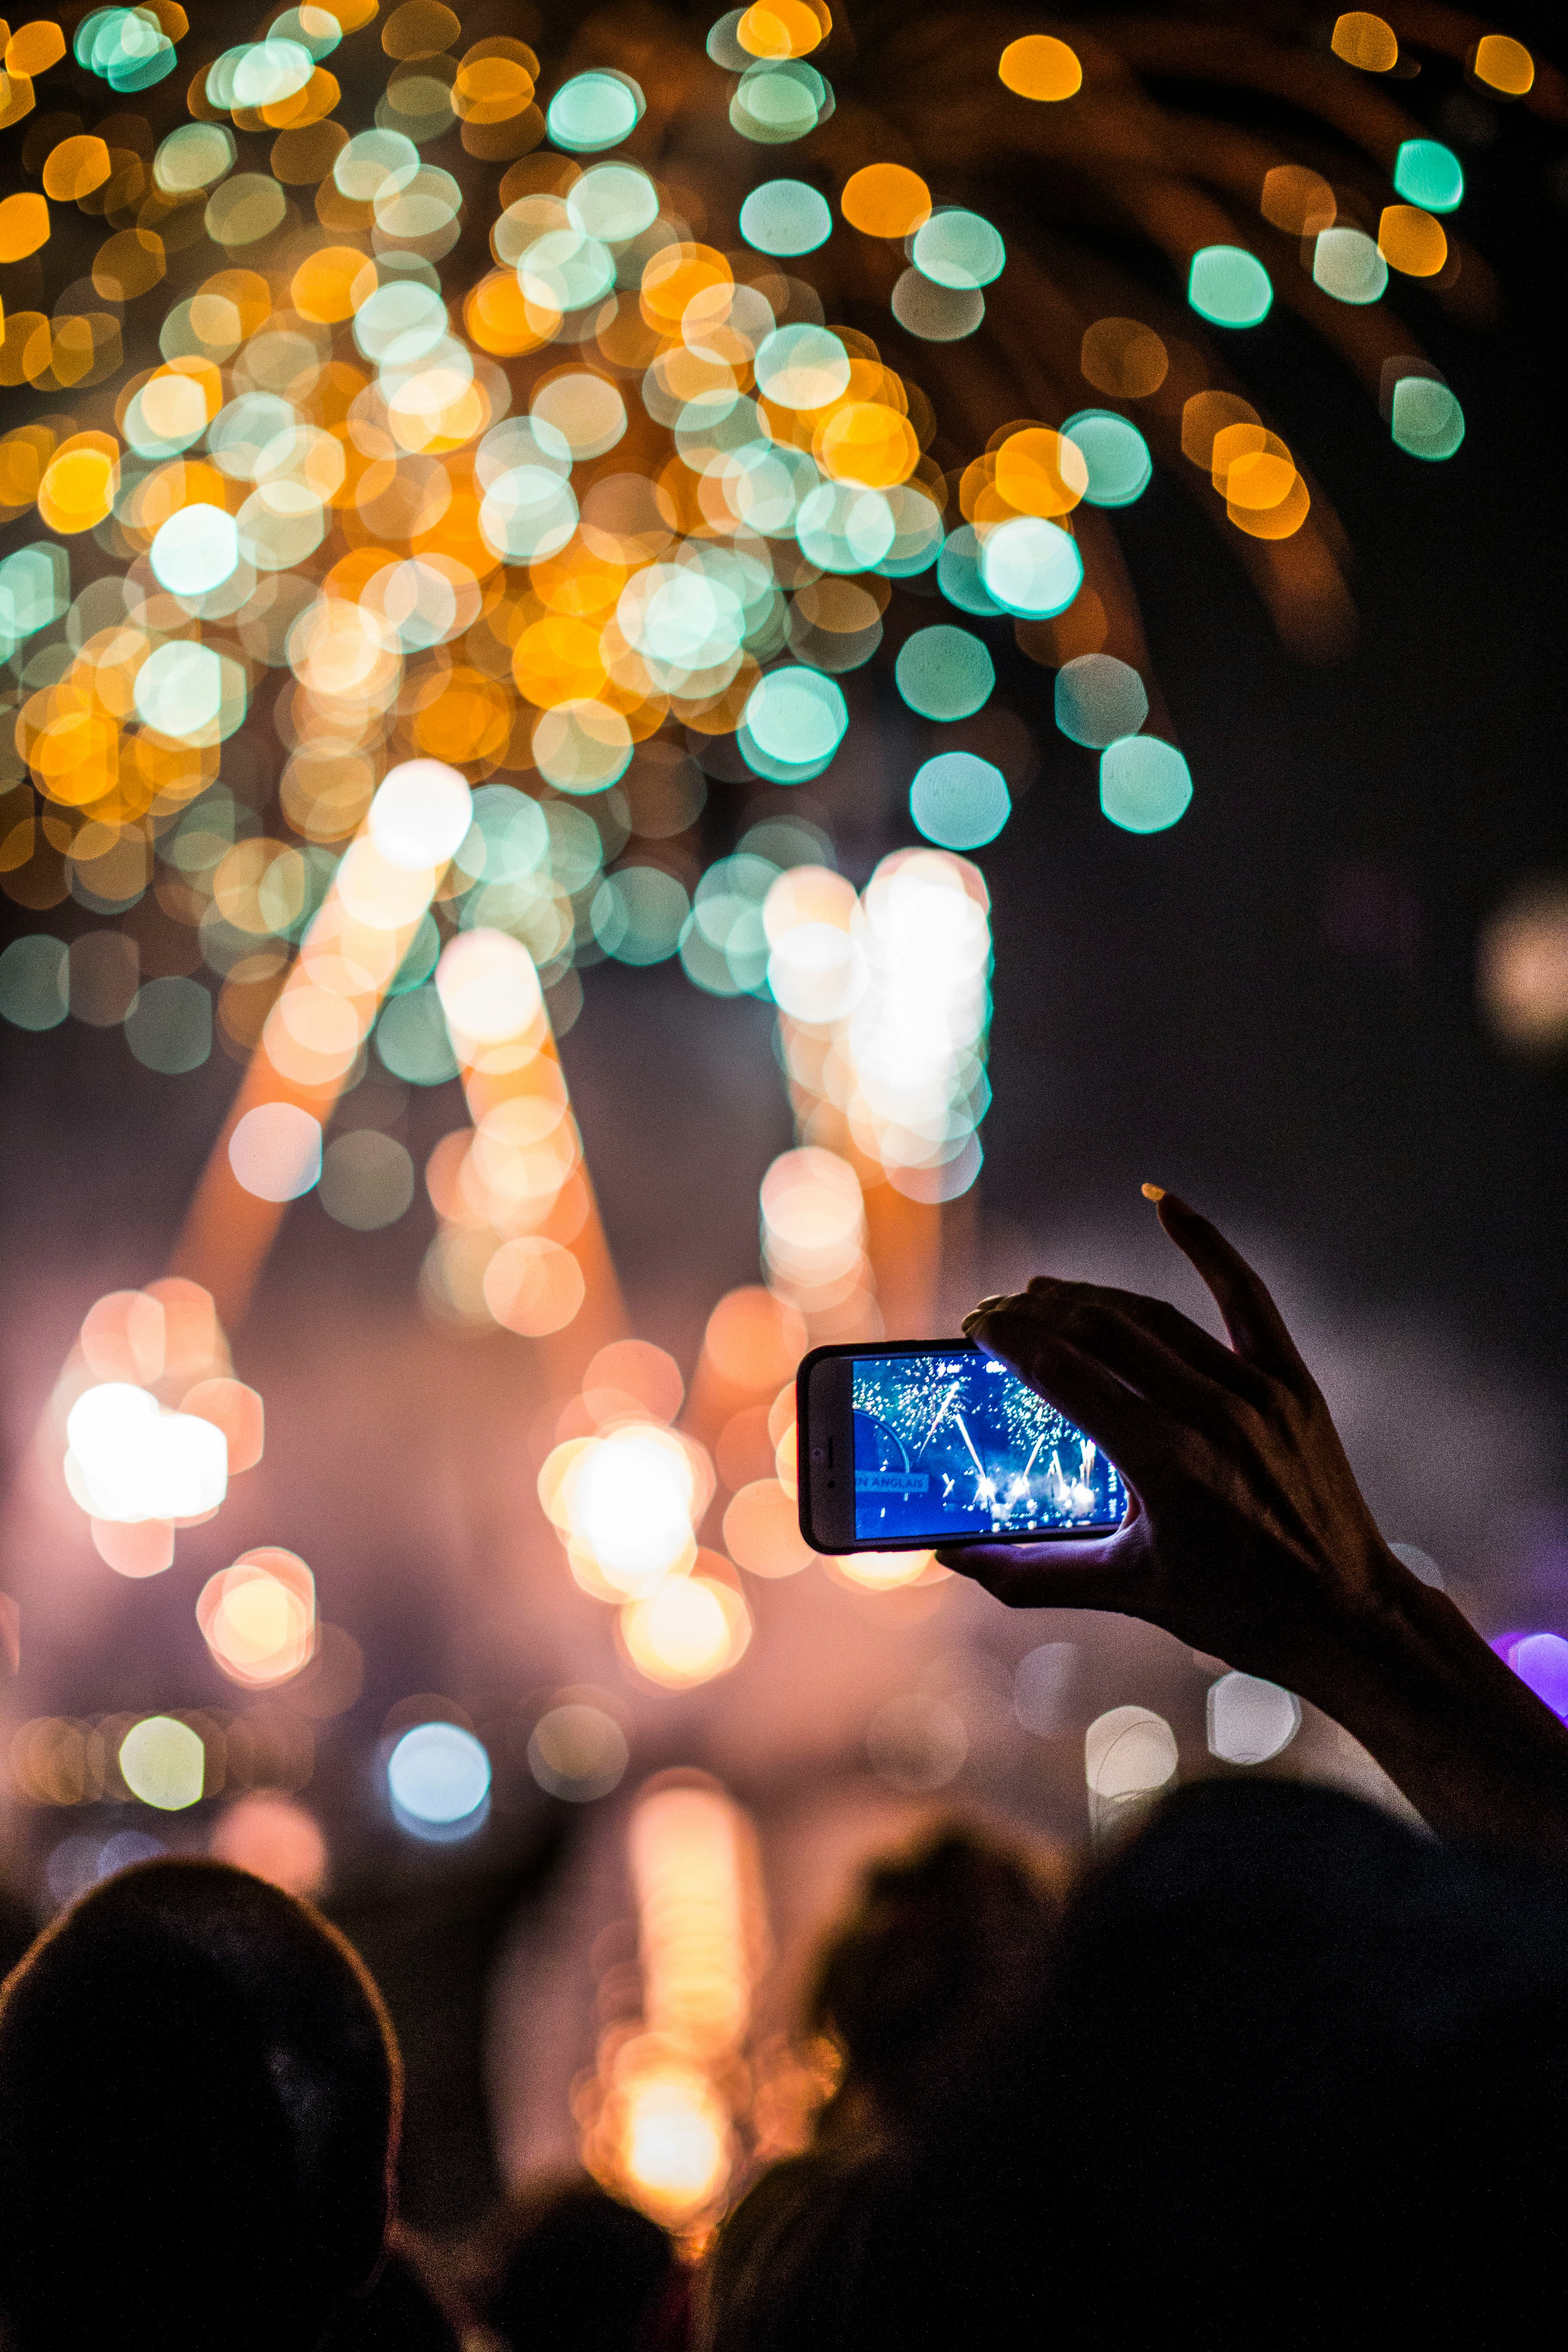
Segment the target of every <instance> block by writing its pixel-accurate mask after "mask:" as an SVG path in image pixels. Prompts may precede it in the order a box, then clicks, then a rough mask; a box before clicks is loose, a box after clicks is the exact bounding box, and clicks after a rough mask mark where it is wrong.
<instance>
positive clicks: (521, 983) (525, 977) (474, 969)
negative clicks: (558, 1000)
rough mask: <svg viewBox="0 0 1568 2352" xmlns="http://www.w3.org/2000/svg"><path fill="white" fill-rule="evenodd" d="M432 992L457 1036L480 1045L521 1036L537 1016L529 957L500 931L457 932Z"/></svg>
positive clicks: (539, 1000)
mask: <svg viewBox="0 0 1568 2352" xmlns="http://www.w3.org/2000/svg"><path fill="white" fill-rule="evenodd" d="M436 989H437V994H438V995H439V997H440V1000H441V1006H442V1010H443V1011H444V1012H445V1013H446V1015H447V1020H448V1021H449V1022H450V1023H451V1024H452V1028H453V1030H454V1032H455V1033H456V1034H457V1035H458V1037H460V1038H466V1039H468V1040H471V1041H473V1042H474V1043H477V1044H479V1045H502V1044H504V1043H505V1042H506V1040H507V1039H509V1038H511V1037H521V1036H525V1035H526V1034H528V1032H529V1030H530V1029H531V1028H532V1027H533V1025H534V1024H536V1023H537V1022H538V1021H539V1020H540V1018H541V1015H542V1011H543V1004H544V997H543V992H542V989H541V988H540V985H539V974H538V971H536V970H535V968H534V962H533V958H532V957H531V955H530V954H529V952H528V950H527V949H526V948H525V947H524V946H523V944H522V942H521V940H514V939H512V938H510V936H509V934H508V933H506V932H505V931H492V930H488V929H479V930H472V931H462V932H460V933H459V934H458V937H457V938H456V939H455V940H449V941H448V943H447V946H446V947H445V948H444V949H443V950H442V953H441V961H440V962H439V963H438V964H437V967H436Z"/></svg>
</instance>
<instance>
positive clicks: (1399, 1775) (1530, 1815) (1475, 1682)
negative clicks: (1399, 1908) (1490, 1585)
mask: <svg viewBox="0 0 1568 2352" xmlns="http://www.w3.org/2000/svg"><path fill="white" fill-rule="evenodd" d="M1309 1683H1310V1685H1313V1686H1312V1687H1309V1686H1308V1685H1309ZM1301 1687H1302V1696H1305V1697H1308V1698H1310V1699H1311V1700H1312V1702H1313V1704H1314V1705H1315V1706H1320V1707H1321V1709H1322V1710H1323V1712H1324V1713H1325V1714H1327V1715H1330V1716H1331V1717H1333V1719H1334V1720H1335V1722H1337V1723H1340V1724H1342V1725H1343V1727H1344V1728H1345V1729H1346V1730H1347V1731H1348V1732H1350V1733H1351V1734H1352V1737H1353V1738H1356V1739H1359V1740H1360V1742H1361V1744H1362V1746H1363V1748H1366V1749H1367V1751H1368V1753H1369V1754H1370V1755H1372V1756H1373V1758H1375V1759H1376V1761H1377V1762H1378V1763H1379V1764H1381V1765H1382V1767H1383V1769H1384V1771H1385V1772H1386V1773H1387V1774H1388V1776H1389V1778H1390V1780H1393V1781H1394V1784H1395V1786H1396V1787H1397V1788H1398V1789H1400V1790H1402V1791H1403V1792H1404V1794H1405V1796H1406V1797H1408V1798H1409V1800H1410V1802H1411V1803H1412V1804H1413V1805H1414V1806H1415V1809H1416V1811H1417V1812H1419V1813H1420V1814H1421V1816H1422V1817H1423V1819H1424V1820H1425V1821H1426V1823H1427V1825H1428V1827H1429V1828H1431V1829H1432V1830H1434V1831H1435V1832H1436V1833H1437V1835H1438V1836H1440V1837H1446V1838H1455V1839H1461V1840H1472V1841H1476V1842H1480V1843H1489V1844H1494V1845H1507V1846H1511V1847H1513V1848H1515V1849H1516V1850H1522V1851H1525V1852H1529V1853H1534V1854H1537V1855H1539V1856H1540V1857H1542V1859H1544V1860H1548V1861H1552V1862H1557V1861H1563V1862H1568V1727H1564V1726H1563V1723H1562V1722H1561V1721H1560V1720H1559V1719H1558V1717H1556V1716H1555V1715H1553V1714H1552V1710H1551V1709H1550V1707H1547V1706H1543V1705H1542V1702H1541V1700H1540V1699H1538V1698H1537V1697H1536V1696H1535V1694H1534V1692H1533V1691H1531V1690H1530V1689H1528V1688H1527V1687H1526V1685H1524V1684H1523V1683H1521V1681H1520V1679H1519V1677H1518V1676H1517V1675H1515V1674H1513V1673H1512V1672H1511V1671H1510V1668H1509V1667H1508V1666H1506V1665H1505V1664H1503V1662H1502V1660H1501V1659H1500V1657H1498V1656H1497V1655H1496V1654H1495V1653H1494V1652H1493V1651H1492V1650H1490V1649H1489V1647H1488V1646H1487V1644H1486V1643H1485V1642H1483V1641H1482V1639H1481V1637H1480V1635H1479V1633H1477V1632H1476V1631H1475V1629H1474V1627H1473V1626H1472V1625H1470V1624H1469V1623H1468V1621H1467V1620H1466V1619H1465V1618H1464V1617H1463V1616H1462V1615H1461V1614H1460V1612H1459V1611H1458V1609H1456V1608H1455V1606H1454V1604H1453V1603H1452V1601H1448V1600H1447V1599H1446V1598H1445V1597H1444V1595H1443V1594H1442V1593H1440V1592H1436V1591H1431V1590H1430V1589H1429V1588H1427V1587H1426V1586H1425V1585H1423V1584H1420V1583H1417V1582H1416V1580H1415V1579H1414V1578H1411V1579H1410V1580H1408V1584H1407V1585H1405V1584H1403V1583H1402V1584H1401V1586H1400V1587H1399V1588H1398V1589H1397V1590H1396V1592H1395V1594H1394V1597H1393V1598H1392V1600H1391V1601H1390V1602H1389V1604H1388V1605H1387V1606H1386V1607H1384V1608H1383V1609H1381V1610H1380V1611H1379V1612H1378V1615H1377V1617H1376V1619H1375V1621H1374V1622H1370V1623H1368V1622H1363V1623H1361V1624H1359V1625H1358V1626H1357V1627H1356V1628H1355V1630H1354V1637H1353V1639H1352V1640H1348V1641H1347V1642H1346V1643H1343V1644H1336V1645H1335V1647H1334V1651H1333V1653H1332V1654H1330V1655H1327V1656H1325V1657H1324V1658H1323V1659H1321V1660H1320V1661H1319V1662H1318V1663H1317V1664H1316V1667H1315V1669H1314V1670H1313V1671H1312V1672H1311V1673H1310V1675H1308V1676H1306V1677H1304V1678H1303V1683H1302V1685H1301Z"/></svg>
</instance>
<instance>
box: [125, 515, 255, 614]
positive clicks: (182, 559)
mask: <svg viewBox="0 0 1568 2352" xmlns="http://www.w3.org/2000/svg"><path fill="white" fill-rule="evenodd" d="M147 560H148V562H150V563H151V565H152V567H153V577H154V579H155V580H156V581H157V583H158V584H159V586H160V587H161V588H167V589H168V591H169V592H170V593H171V595H174V596H205V594H206V593H208V592H209V590H211V589H214V588H221V587H222V585H223V583H224V582H225V581H226V580H227V579H230V578H231V577H232V576H233V574H234V572H235V571H236V569H237V566H238V563H239V534H238V531H237V530H236V528H235V523H234V518H233V517H232V515H228V514H226V513H225V512H224V509H222V507H215V506H205V505H201V504H197V505H195V506H188V507H182V508H181V509H180V510H179V512H178V513H177V514H172V515H171V516H170V517H169V520H168V521H167V522H166V523H164V524H163V526H162V527H161V529H160V530H159V532H158V535H157V537H156V538H155V539H154V540H153V545H152V548H151V550H150V551H149V554H148V559H147Z"/></svg>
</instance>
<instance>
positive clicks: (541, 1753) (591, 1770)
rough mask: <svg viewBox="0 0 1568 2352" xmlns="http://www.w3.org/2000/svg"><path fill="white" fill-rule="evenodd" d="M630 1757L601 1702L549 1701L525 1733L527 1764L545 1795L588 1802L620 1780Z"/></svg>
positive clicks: (623, 1737)
mask: <svg viewBox="0 0 1568 2352" xmlns="http://www.w3.org/2000/svg"><path fill="white" fill-rule="evenodd" d="M630 1759H631V1750H630V1749H629V1748H628V1747H627V1746H626V1733H625V1732H624V1731H623V1730H622V1729H621V1727H620V1725H619V1724H618V1723H617V1722H616V1718H615V1717H614V1716H613V1715H607V1714H606V1713H605V1709H604V1708H603V1707H602V1706H591V1705H589V1704H587V1703H586V1702H584V1701H582V1700H567V1701H566V1702H565V1703H564V1704H563V1705H561V1706H552V1707H548V1708H547V1709H546V1710H545V1712H544V1713H543V1714H542V1716H541V1717H540V1718H539V1720H538V1722H537V1723H536V1724H535V1725H534V1727H533V1729H532V1730H531V1733H530V1734H529V1738H528V1769H529V1770H530V1771H531V1773H532V1775H533V1777H534V1779H535V1780H537V1782H538V1783H539V1786H540V1787H541V1788H542V1790H544V1791H545V1793H546V1794H547V1795H548V1796H552V1797H563V1798H564V1799H565V1801H566V1802H567V1803H568V1804H573V1805H586V1804H592V1803H593V1802H594V1801H595V1799H596V1798H599V1797H607V1796H608V1795H609V1793H610V1790H612V1789H614V1788H616V1787H618V1786H619V1784H620V1781H621V1779H622V1776H623V1775H624V1773H625V1771H626V1766H627V1764H628V1762H629V1761H630Z"/></svg>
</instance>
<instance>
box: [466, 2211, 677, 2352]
mask: <svg viewBox="0 0 1568 2352" xmlns="http://www.w3.org/2000/svg"><path fill="white" fill-rule="evenodd" d="M684 2284H685V2273H684V2270H683V2267H682V2265H681V2263H680V2262H679V2258H678V2256H677V2254H676V2252H675V2248H674V2246H673V2245H672V2243H671V2242H670V2240H669V2239H668V2236H667V2235H666V2233H665V2232H664V2231H662V2230H661V2229H660V2228H659V2226H658V2222H657V2221H649V2220H648V2218H647V2215H646V2214H645V2213H637V2212H634V2211H633V2210H632V2209H631V2207H630V2206H629V2205H622V2204H621V2203H619V2202H618V2200H616V2198H614V2197H611V2196H609V2195H608V2194H607V2193H606V2192H605V2190H604V2189H601V2188H600V2187H599V2185H598V2183H597V2182H596V2181H594V2180H590V2179H587V2178H586V2176H585V2175H584V2174H582V2173H564V2174H554V2173H551V2174H544V2175H542V2176H541V2177H540V2178H539V2179H535V2180H531V2181H525V2182H524V2183H523V2184H522V2186H521V2188H519V2189H514V2190H513V2191H512V2193H511V2195H510V2197H509V2198H508V2199H507V2200H506V2202H505V2203H504V2204H503V2205H502V2206H500V2208H499V2210H497V2211H496V2213H495V2214H494V2215H493V2216H492V2217H491V2219H490V2221H489V2223H488V2224H487V2225H486V2228H485V2230H484V2231H483V2232H482V2233H481V2236H480V2239H479V2245H478V2247H477V2249H476V2253H475V2259H474V2263H473V2267H472V2273H471V2277H470V2282H469V2290H468V2301H469V2304H470V2305H471V2307H472V2309H473V2311H474V2312H475V2314H476V2315H477V2316H478V2317H479V2319H481V2320H482V2321H483V2322H484V2324H485V2326H487V2327H489V2328H491V2329H493V2330H494V2332H495V2334H496V2335H497V2336H500V2339H501V2341H502V2343H503V2344H506V2345H508V2346H516V2347H518V2352H534V2347H543V2346H545V2345H548V2346H549V2347H551V2352H658V2347H662V2346H665V2345H673V2344H676V2343H678V2342H681V2341H683V2340H684V2333H683V2329H682V2326H681V2319H682V2315H683V2311H684V2294H683V2290H684Z"/></svg>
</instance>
